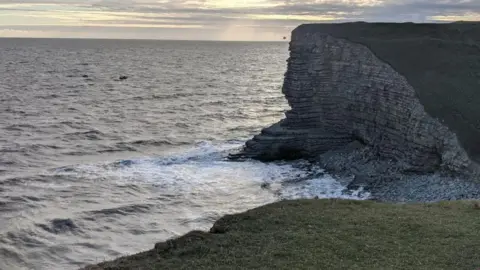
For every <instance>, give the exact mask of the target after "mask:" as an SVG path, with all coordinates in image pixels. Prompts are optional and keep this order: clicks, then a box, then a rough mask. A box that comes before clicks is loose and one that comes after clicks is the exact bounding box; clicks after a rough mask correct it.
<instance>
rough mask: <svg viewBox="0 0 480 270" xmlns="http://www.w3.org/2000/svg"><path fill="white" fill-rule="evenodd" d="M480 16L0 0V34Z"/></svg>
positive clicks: (248, 33) (251, 34) (264, 33)
mask: <svg viewBox="0 0 480 270" xmlns="http://www.w3.org/2000/svg"><path fill="white" fill-rule="evenodd" d="M360 20H361V21H412V20H413V21H418V22H427V21H456V20H480V1H478V0H470V1H467V0H458V1H455V0H445V1H440V2H439V1H436V0H435V1H434V0H417V1H413V0H337V1H334V0H296V1H294V0H238V1H234V0H122V1H113V0H84V1H80V0H22V1H20V0H18V1H15V0H13V1H12V0H0V36H15V35H18V36H32V37H36V36H41V37H45V36H52V37H58V36H61V37H94V38H99V37H103V38H152V39H226V40H281V39H282V37H283V36H288V35H289V33H290V31H291V30H292V29H293V28H294V27H296V26H297V25H299V24H302V23H321V22H342V21H360Z"/></svg>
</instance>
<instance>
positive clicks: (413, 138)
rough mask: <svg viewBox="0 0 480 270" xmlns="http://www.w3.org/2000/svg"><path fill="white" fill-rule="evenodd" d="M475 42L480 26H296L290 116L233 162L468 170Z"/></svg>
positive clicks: (476, 124) (477, 99)
mask: <svg viewBox="0 0 480 270" xmlns="http://www.w3.org/2000/svg"><path fill="white" fill-rule="evenodd" d="M479 44H480V25H479V24H473V23H472V24H470V23H454V24H368V23H347V24H317V25H303V26H300V27H298V28H297V29H295V30H294V31H293V34H292V40H291V43H290V52H291V53H290V58H289V60H288V69H287V72H286V74H285V81H284V85H283V93H284V94H285V97H286V98H287V100H288V103H289V105H290V107H291V110H290V111H288V112H287V113H286V118H285V119H283V120H282V121H280V122H279V123H276V124H274V125H273V126H271V127H268V128H265V129H264V130H262V132H261V134H259V135H257V136H255V137H254V138H253V139H252V140H250V141H248V142H247V143H246V146H245V149H244V150H243V152H242V153H240V154H239V155H235V156H232V157H233V158H235V157H248V158H256V159H260V160H277V159H296V158H306V157H308V158H317V159H320V160H323V161H324V163H332V162H333V163H335V160H336V161H338V162H337V163H342V162H343V163H344V164H354V163H358V162H359V159H362V162H363V164H367V163H368V164H372V162H371V161H372V160H374V161H375V162H386V163H388V164H389V165H388V166H387V167H389V168H393V170H395V171H400V172H415V173H427V172H428V173H430V172H436V171H448V172H462V173H465V172H471V171H475V170H476V167H477V165H476V164H475V163H474V162H472V161H471V160H472V157H476V156H477V155H479V154H480V87H479V86H480V46H479ZM449 61H450V62H449ZM354 142H356V144H357V146H356V147H355V149H354V150H352V149H350V150H348V151H347V154H346V155H343V156H344V158H343V159H342V158H339V156H341V155H340V154H339V153H341V152H345V149H349V148H350V146H351V145H352V143H354ZM352 151H353V152H352ZM336 152H339V153H336ZM330 153H334V154H333V155H332V154H330ZM335 153H336V154H335ZM360 157H361V158H360ZM352 158H354V159H355V158H356V160H352V162H351V163H348V162H346V161H347V159H348V160H351V159H352ZM339 160H340V161H339ZM384 165H385V164H383V165H381V166H380V167H383V166H384ZM332 167H336V168H338V167H342V166H339V165H338V164H337V165H332ZM343 167H345V166H343ZM374 167H375V166H374ZM377 167H378V166H377ZM343 169H346V168H343Z"/></svg>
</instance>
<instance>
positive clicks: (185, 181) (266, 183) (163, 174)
mask: <svg viewBox="0 0 480 270" xmlns="http://www.w3.org/2000/svg"><path fill="white" fill-rule="evenodd" d="M241 145H242V142H228V143H222V144H215V143H211V142H201V143H198V144H196V145H195V146H194V147H193V148H192V149H189V150H188V151H185V152H183V153H177V154H173V155H169V156H164V157H153V158H144V159H134V160H121V161H118V162H114V163H109V164H101V165H81V166H76V167H74V168H68V169H65V168H64V169H63V170H62V171H61V172H60V173H66V174H75V175H77V176H79V177H86V178H90V179H93V180H96V181H98V180H99V179H101V181H114V182H115V183H116V184H117V185H132V184H136V185H147V184H148V185H154V186H157V187H161V188H163V191H164V192H173V193H177V194H183V195H185V196H186V195H187V194H190V193H192V192H204V193H205V194H209V195H211V196H216V193H217V195H219V194H223V193H229V192H228V190H231V191H232V192H240V193H241V192H242V191H241V190H242V189H248V188H249V187H251V186H257V187H263V188H264V189H265V190H266V191H269V192H271V193H273V194H275V196H278V198H280V199H298V198H313V197H319V198H333V197H335V198H336V197H338V198H350V199H365V198H367V197H368V194H367V193H366V192H363V191H358V192H356V193H349V194H346V193H345V192H344V191H345V187H344V186H342V185H341V184H340V183H339V182H338V181H336V180H335V179H334V178H333V177H331V176H329V175H326V174H323V173H322V169H321V168H313V169H312V168H310V170H305V167H306V166H308V164H307V162H306V161H295V162H274V163H262V162H259V161H253V160H252V161H244V162H231V161H228V160H226V159H225V156H226V154H227V153H228V151H230V150H233V149H237V148H238V147H240V146H241ZM319 173H320V175H319ZM231 195H233V194H231Z"/></svg>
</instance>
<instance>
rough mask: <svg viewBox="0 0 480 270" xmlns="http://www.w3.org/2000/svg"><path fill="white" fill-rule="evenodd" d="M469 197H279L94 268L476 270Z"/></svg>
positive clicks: (476, 218)
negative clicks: (389, 200) (395, 200)
mask: <svg viewBox="0 0 480 270" xmlns="http://www.w3.org/2000/svg"><path fill="white" fill-rule="evenodd" d="M475 205H476V204H475V203H474V202H468V201H463V202H462V201H460V202H445V203H438V204H407V205H394V204H382V203H375V202H372V201H343V200H301V201H283V202H279V203H275V204H271V205H267V206H264V207H260V208H257V209H253V210H250V211H248V212H245V213H242V214H237V215H230V216H225V217H223V218H222V219H220V220H219V221H217V223H216V224H215V225H214V227H213V228H214V231H215V232H216V233H204V232H191V233H189V234H187V235H185V236H182V237H180V238H178V239H175V240H171V241H167V242H165V243H160V244H157V245H156V249H153V250H150V251H147V252H144V253H140V254H137V255H133V256H130V257H125V258H121V259H118V260H116V261H113V262H107V263H102V264H100V265H97V266H90V267H87V268H85V270H97V269H233V268H244V269H385V268H390V269H475V268H478V266H479V265H480V257H479V256H478V253H477V249H476V248H475V247H477V246H478V244H479V243H478V239H479V237H480V235H479V231H478V230H477V226H478V223H479V222H480V215H479V214H478V213H479V211H480V210H479V209H477V208H478V206H475Z"/></svg>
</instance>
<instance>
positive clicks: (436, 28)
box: [293, 22, 480, 42]
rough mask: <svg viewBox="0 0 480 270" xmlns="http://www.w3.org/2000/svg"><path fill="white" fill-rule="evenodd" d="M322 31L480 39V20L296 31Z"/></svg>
mask: <svg viewBox="0 0 480 270" xmlns="http://www.w3.org/2000/svg"><path fill="white" fill-rule="evenodd" d="M315 32H321V33H325V34H330V35H332V36H335V37H346V38H348V37H349V38H355V37H357V38H358V37H364V38H380V39H404V38H427V37H429V38H438V39H444V40H456V41H459V40H464V41H468V40H470V41H476V42H478V41H480V22H454V23H443V24H439V23H367V22H351V23H337V24H328V23H325V24H304V25H300V26H299V27H297V28H296V29H295V30H294V31H293V35H294V36H296V35H299V34H302V33H315Z"/></svg>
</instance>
